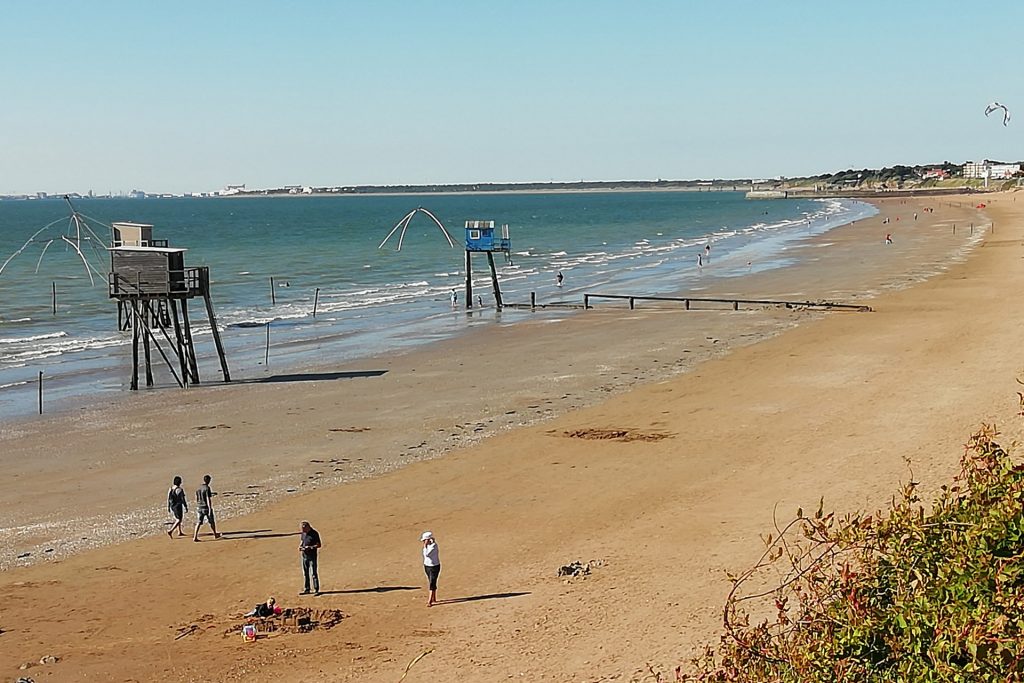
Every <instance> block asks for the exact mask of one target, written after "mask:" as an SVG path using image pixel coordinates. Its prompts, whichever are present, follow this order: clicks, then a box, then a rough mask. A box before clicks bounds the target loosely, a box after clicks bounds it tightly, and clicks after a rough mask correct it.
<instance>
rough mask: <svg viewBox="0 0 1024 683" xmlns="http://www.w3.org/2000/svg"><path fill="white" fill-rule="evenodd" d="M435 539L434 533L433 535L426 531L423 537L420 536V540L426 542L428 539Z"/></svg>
mask: <svg viewBox="0 0 1024 683" xmlns="http://www.w3.org/2000/svg"><path fill="white" fill-rule="evenodd" d="M433 537H434V534H433V533H431V532H429V531H424V532H423V534H422V535H421V536H420V540H421V541H425V540H427V539H428V538H433Z"/></svg>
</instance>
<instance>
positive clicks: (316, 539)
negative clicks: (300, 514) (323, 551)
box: [299, 520, 320, 595]
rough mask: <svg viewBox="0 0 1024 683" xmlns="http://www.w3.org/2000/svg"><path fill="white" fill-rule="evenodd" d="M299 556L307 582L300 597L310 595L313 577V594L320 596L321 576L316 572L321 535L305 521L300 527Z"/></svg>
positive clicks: (303, 575)
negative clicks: (310, 579)
mask: <svg viewBox="0 0 1024 683" xmlns="http://www.w3.org/2000/svg"><path fill="white" fill-rule="evenodd" d="M299 531H300V532H301V534H302V535H301V536H300V537H299V554H300V555H301V556H302V577H303V579H304V580H305V584H304V587H303V589H302V592H301V593H299V595H309V578H310V575H312V577H313V594H314V595H320V575H319V574H317V571H316V558H317V550H319V549H320V533H319V532H318V531H317V530H316V529H314V528H313V527H311V526H310V525H309V522H307V521H305V520H303V521H302V524H301V525H299Z"/></svg>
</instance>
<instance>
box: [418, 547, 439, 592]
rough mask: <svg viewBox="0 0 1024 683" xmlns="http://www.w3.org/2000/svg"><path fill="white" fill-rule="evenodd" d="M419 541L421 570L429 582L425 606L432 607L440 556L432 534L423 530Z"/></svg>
mask: <svg viewBox="0 0 1024 683" xmlns="http://www.w3.org/2000/svg"><path fill="white" fill-rule="evenodd" d="M420 541H422V542H423V571H424V572H426V574H427V580H428V581H429V582H430V599H429V600H428V601H427V607H433V606H434V605H435V604H436V603H437V575H438V574H440V573H441V558H440V555H438V552H437V541H435V540H434V534H432V533H431V532H429V531H424V532H423V535H422V536H420Z"/></svg>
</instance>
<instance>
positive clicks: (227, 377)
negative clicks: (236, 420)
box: [199, 268, 231, 382]
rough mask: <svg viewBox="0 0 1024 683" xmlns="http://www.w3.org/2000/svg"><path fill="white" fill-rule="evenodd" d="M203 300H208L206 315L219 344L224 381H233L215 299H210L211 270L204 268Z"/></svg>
mask: <svg viewBox="0 0 1024 683" xmlns="http://www.w3.org/2000/svg"><path fill="white" fill-rule="evenodd" d="M199 279H200V282H201V285H200V287H201V289H202V291H203V301H205V302H206V315H207V316H208V317H209V318H210V331H211V332H213V342H214V344H216V345H217V357H218V358H220V369H221V372H222V373H223V375H224V381H225V382H230V381H231V372H230V371H229V370H228V358H227V356H226V355H224V344H222V343H221V340H220V330H218V329H217V316H216V315H214V313H213V301H211V300H210V271H209V270H208V269H206V268H202V269H201V270H200V271H199Z"/></svg>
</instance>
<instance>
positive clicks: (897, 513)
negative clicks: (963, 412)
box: [676, 426, 1024, 683]
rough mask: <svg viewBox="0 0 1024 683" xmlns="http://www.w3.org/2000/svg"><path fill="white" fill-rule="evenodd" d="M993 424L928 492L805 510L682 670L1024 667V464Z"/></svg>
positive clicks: (890, 676) (755, 675)
mask: <svg viewBox="0 0 1024 683" xmlns="http://www.w3.org/2000/svg"><path fill="white" fill-rule="evenodd" d="M996 437H997V434H996V431H995V429H994V428H992V427H987V426H986V427H983V428H982V429H981V430H980V431H979V432H978V433H977V434H975V435H974V436H973V437H972V438H971V440H970V442H969V443H968V444H967V447H966V451H965V454H964V456H963V459H962V461H961V472H960V474H959V475H958V476H957V477H956V479H955V480H954V482H953V483H952V484H951V485H949V486H943V487H942V489H941V491H940V493H939V495H938V497H937V500H935V502H934V503H932V504H931V505H924V504H923V503H922V501H921V500H920V499H919V496H918V493H917V484H916V483H915V482H913V481H911V482H910V483H908V484H906V485H905V486H904V487H903V488H902V490H901V491H900V492H899V494H898V495H897V496H895V497H894V498H893V501H892V504H891V508H890V509H889V510H887V511H885V512H884V513H883V514H874V515H868V514H854V515H849V516H846V517H843V518H836V517H835V516H834V515H833V514H826V513H825V512H824V511H823V509H822V507H823V506H822V507H819V509H818V510H817V512H815V513H814V514H812V515H805V514H804V512H803V511H802V510H798V511H797V515H796V518H795V519H794V520H793V521H792V522H790V523H789V524H788V525H787V526H786V527H784V528H779V527H777V529H776V533H775V534H773V535H772V536H769V537H768V538H766V539H765V544H766V548H765V552H764V555H763V556H762V557H761V559H760V561H759V562H758V563H757V564H756V565H755V566H754V567H753V568H751V569H750V570H749V571H747V572H744V573H743V574H741V575H739V576H735V577H732V583H733V586H732V591H731V592H730V594H729V598H728V601H727V604H726V607H725V611H724V621H725V633H724V635H723V636H722V639H721V643H720V644H719V646H718V647H716V648H712V647H708V648H707V649H706V651H705V652H704V653H703V654H702V655H701V656H699V657H697V658H696V659H694V660H693V661H692V662H691V665H690V666H689V667H680V669H677V671H676V678H677V680H681V681H698V682H700V683H727V682H738V681H746V682H752V683H756V682H765V683H767V682H768V681H772V682H773V683H812V682H814V683H818V682H820V683H826V682H827V683H833V682H835V681H850V682H872V683H873V682H876V681H877V682H879V683H881V682H882V681H886V682H889V681H912V682H917V681H921V682H926V681H927V682H939V681H943V682H944V681H950V682H963V683H967V682H972V683H973V682H979V683H987V682H990V681H991V682H995V681H1020V680H1024V637H1022V635H1024V465H1018V464H1016V463H1014V461H1013V459H1012V458H1011V456H1010V455H1009V454H1008V453H1007V452H1006V451H1005V450H1004V449H1003V448H1002V447H1001V446H1000V445H999V444H998V443H997V442H996ZM684 669H686V672H684Z"/></svg>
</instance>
